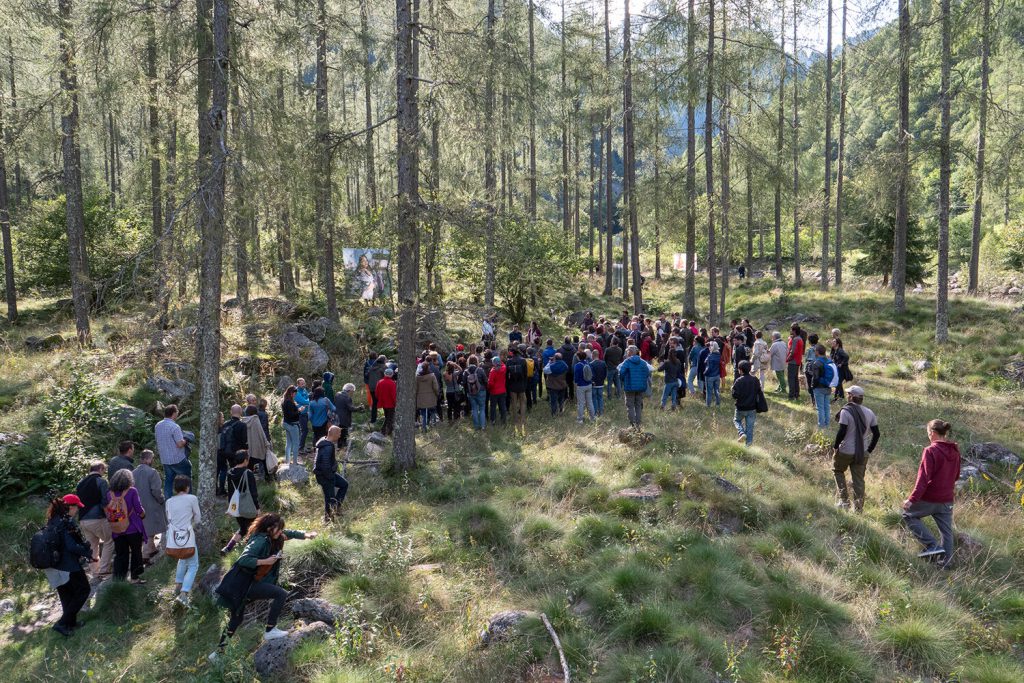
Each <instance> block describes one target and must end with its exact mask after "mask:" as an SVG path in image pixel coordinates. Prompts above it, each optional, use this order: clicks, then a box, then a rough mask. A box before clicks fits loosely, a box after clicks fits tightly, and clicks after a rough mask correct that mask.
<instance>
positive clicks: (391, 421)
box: [375, 368, 398, 436]
mask: <svg viewBox="0 0 1024 683" xmlns="http://www.w3.org/2000/svg"><path fill="white" fill-rule="evenodd" d="M394 376H395V371H394V370H392V369H391V368H388V369H387V370H385V371H384V376H383V377H381V378H380V381H379V382H377V389H376V391H375V393H376V395H377V407H378V408H382V409H383V410H384V426H383V427H381V429H380V432H381V434H383V435H384V436H390V435H391V433H392V432H393V431H395V405H396V404H397V403H398V385H397V384H395V380H394Z"/></svg>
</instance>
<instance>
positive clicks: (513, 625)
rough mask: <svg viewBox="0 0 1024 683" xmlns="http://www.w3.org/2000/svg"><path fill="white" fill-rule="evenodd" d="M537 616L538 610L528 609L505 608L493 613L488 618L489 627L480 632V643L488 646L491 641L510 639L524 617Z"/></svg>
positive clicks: (497, 641)
mask: <svg viewBox="0 0 1024 683" xmlns="http://www.w3.org/2000/svg"><path fill="white" fill-rule="evenodd" d="M536 616H537V613H536V612H530V611H527V610H503V611H501V612H497V613H496V614H492V615H491V618H490V619H488V620H487V628H485V629H484V630H483V631H481V632H480V644H481V645H483V646H485V647H486V646H487V645H490V644H491V643H499V642H502V641H505V640H509V639H510V638H512V636H514V635H515V633H516V630H517V629H518V627H519V624H520V623H522V621H523V620H524V619H528V618H530V617H536Z"/></svg>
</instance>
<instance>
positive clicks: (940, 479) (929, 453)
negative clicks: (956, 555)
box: [903, 420, 960, 568]
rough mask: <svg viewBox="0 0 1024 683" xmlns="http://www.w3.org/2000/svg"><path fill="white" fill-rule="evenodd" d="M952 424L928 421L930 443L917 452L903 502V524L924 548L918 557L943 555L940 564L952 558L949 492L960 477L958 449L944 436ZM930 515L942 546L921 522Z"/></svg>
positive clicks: (953, 442)
mask: <svg viewBox="0 0 1024 683" xmlns="http://www.w3.org/2000/svg"><path fill="white" fill-rule="evenodd" d="M951 426H952V425H950V424H949V423H948V422H944V421H942V420H932V421H931V422H929V423H928V440H929V441H930V442H931V443H929V444H928V446H926V447H925V449H924V451H923V452H922V453H921V465H920V466H919V467H918V469H917V483H915V484H914V490H913V491H911V493H910V495H909V496H907V499H906V500H905V501H904V502H903V523H904V524H905V525H906V526H907V528H908V529H910V532H911V533H912V534H914V536H915V537H916V538H917V540H918V541H920V542H921V544H922V545H923V546H924V550H923V551H921V552H920V553H918V555H917V556H918V557H934V556H940V555H941V556H943V557H942V558H941V562H942V567H943V568H946V567H948V566H949V563H950V560H951V559H952V558H953V495H954V492H955V490H956V481H957V479H959V478H960V449H959V448H958V447H957V445H956V442H955V441H950V440H949V439H948V438H946V437H947V435H948V434H949V430H950V428H951ZM924 517H931V518H932V519H934V520H935V525H936V526H937V527H938V528H939V533H940V534H941V535H942V545H939V544H938V541H936V540H935V537H934V536H932V533H931V532H930V531H929V530H928V528H927V527H926V526H925V525H924V522H923V521H921V520H922V519H923V518H924Z"/></svg>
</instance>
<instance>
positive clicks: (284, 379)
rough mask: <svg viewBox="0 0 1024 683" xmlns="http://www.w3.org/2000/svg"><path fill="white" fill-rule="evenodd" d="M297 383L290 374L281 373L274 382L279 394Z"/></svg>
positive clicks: (275, 389)
mask: <svg viewBox="0 0 1024 683" xmlns="http://www.w3.org/2000/svg"><path fill="white" fill-rule="evenodd" d="M293 384H295V381H294V380H293V379H292V378H291V377H289V376H288V375H281V376H280V377H278V378H277V382H275V384H274V391H276V392H277V393H279V394H283V393H284V390H285V389H287V388H288V387H290V386H291V385H293Z"/></svg>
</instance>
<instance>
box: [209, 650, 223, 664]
mask: <svg viewBox="0 0 1024 683" xmlns="http://www.w3.org/2000/svg"><path fill="white" fill-rule="evenodd" d="M220 657H221V654H220V650H214V651H213V652H211V653H210V654H208V655H207V656H206V661H208V662H210V664H214V665H217V664H219V663H220Z"/></svg>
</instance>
